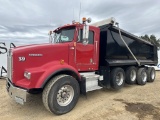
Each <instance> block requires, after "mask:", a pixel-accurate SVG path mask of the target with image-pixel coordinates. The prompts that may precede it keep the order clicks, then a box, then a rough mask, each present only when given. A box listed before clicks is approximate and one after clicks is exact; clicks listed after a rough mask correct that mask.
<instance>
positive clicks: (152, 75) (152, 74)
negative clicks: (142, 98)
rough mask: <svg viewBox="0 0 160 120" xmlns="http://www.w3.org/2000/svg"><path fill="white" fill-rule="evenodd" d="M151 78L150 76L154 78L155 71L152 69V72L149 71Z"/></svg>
mask: <svg viewBox="0 0 160 120" xmlns="http://www.w3.org/2000/svg"><path fill="white" fill-rule="evenodd" d="M151 78H152V80H153V79H154V78H155V71H154V70H152V72H151Z"/></svg>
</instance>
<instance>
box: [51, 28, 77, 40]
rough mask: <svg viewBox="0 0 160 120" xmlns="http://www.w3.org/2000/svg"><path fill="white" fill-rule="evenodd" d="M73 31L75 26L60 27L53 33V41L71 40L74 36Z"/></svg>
mask: <svg viewBox="0 0 160 120" xmlns="http://www.w3.org/2000/svg"><path fill="white" fill-rule="evenodd" d="M74 31H75V27H70V28H62V29H60V30H58V31H56V32H55V35H54V42H55V43H61V42H70V41H72V40H73V37H74Z"/></svg>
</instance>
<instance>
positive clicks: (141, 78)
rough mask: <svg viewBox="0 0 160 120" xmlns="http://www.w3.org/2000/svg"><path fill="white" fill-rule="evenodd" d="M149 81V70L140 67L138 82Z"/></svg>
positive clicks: (139, 83)
mask: <svg viewBox="0 0 160 120" xmlns="http://www.w3.org/2000/svg"><path fill="white" fill-rule="evenodd" d="M146 82H147V72H146V69H145V68H139V69H138V71H137V84H138V85H145V84H146Z"/></svg>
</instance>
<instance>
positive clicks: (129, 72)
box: [126, 66, 137, 84]
mask: <svg viewBox="0 0 160 120" xmlns="http://www.w3.org/2000/svg"><path fill="white" fill-rule="evenodd" d="M136 78H137V68H136V67H134V66H131V67H128V68H127V69H126V83H127V84H135V83H136Z"/></svg>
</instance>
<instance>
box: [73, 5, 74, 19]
mask: <svg viewBox="0 0 160 120" xmlns="http://www.w3.org/2000/svg"><path fill="white" fill-rule="evenodd" d="M73 20H74V8H73Z"/></svg>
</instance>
